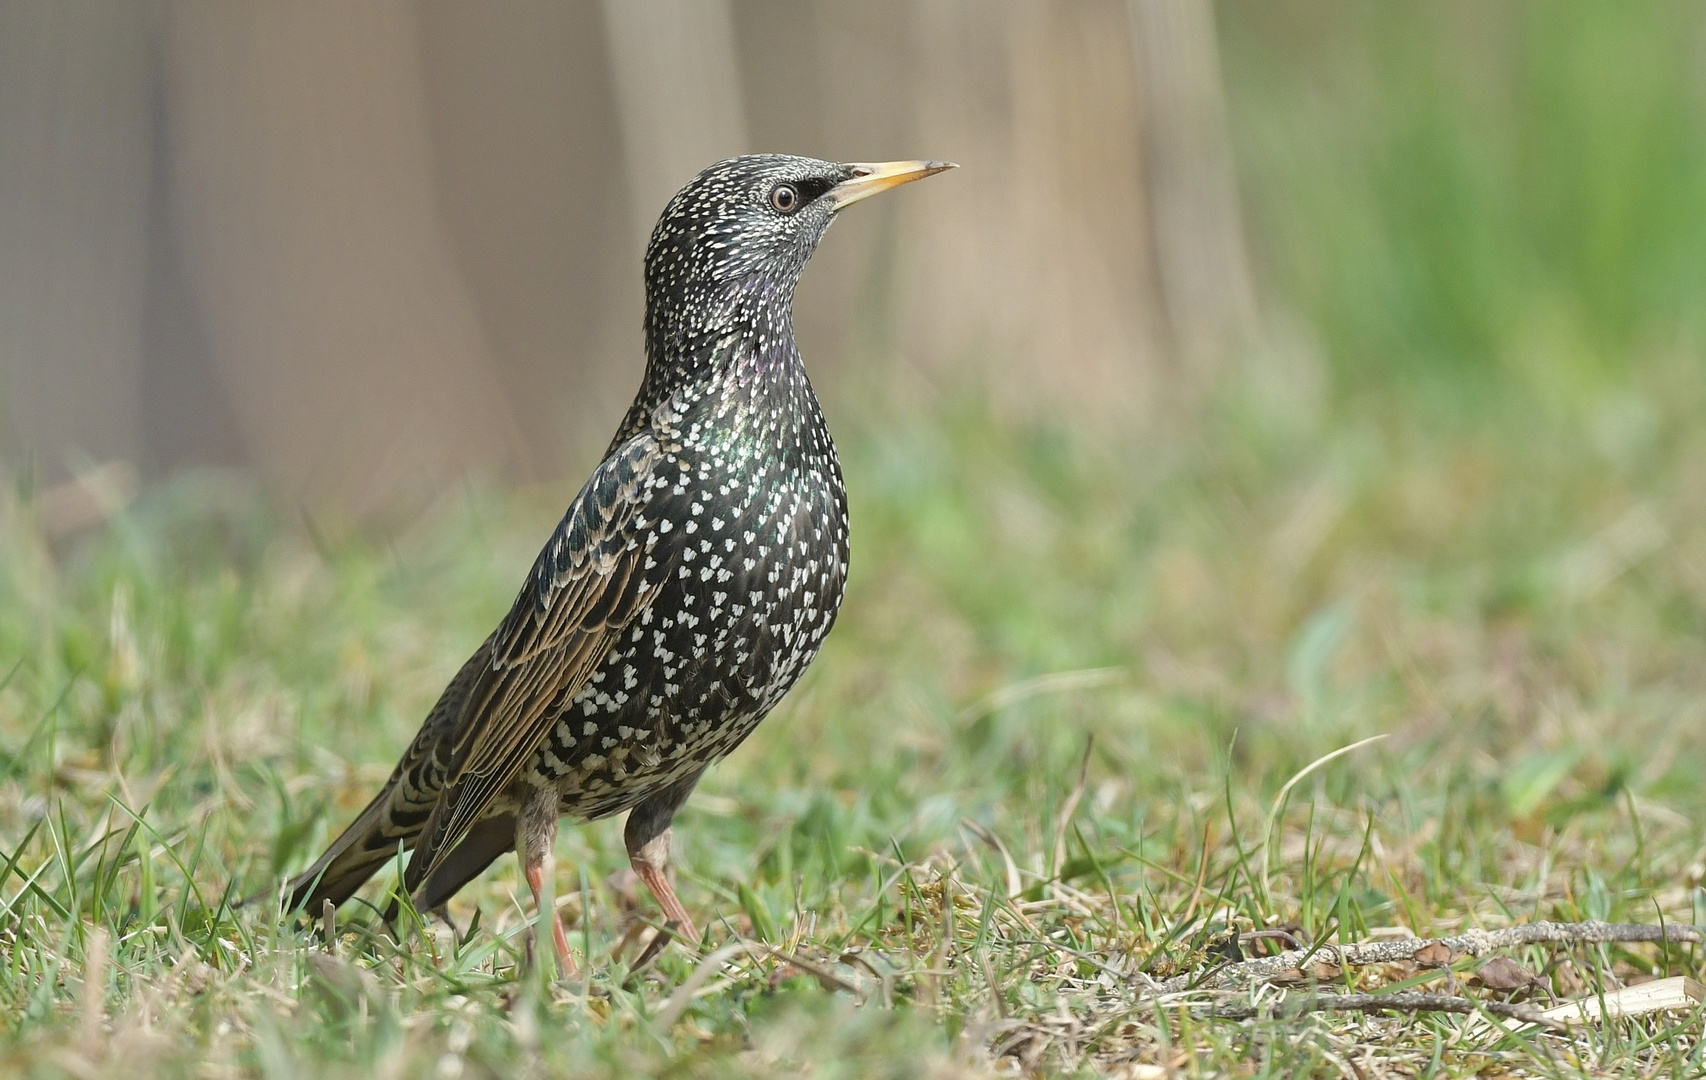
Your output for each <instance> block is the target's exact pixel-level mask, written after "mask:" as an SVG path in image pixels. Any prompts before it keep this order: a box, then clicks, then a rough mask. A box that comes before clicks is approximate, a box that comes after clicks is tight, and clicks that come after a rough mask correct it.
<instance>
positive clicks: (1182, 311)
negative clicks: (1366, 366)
mask: <svg viewBox="0 0 1706 1080" xmlns="http://www.w3.org/2000/svg"><path fill="white" fill-rule="evenodd" d="M1130 7H1131V26H1132V33H1133V37H1134V46H1135V47H1134V51H1135V53H1136V55H1137V66H1138V72H1139V75H1140V76H1141V79H1142V92H1143V121H1144V123H1143V131H1144V168H1145V173H1146V175H1147V179H1148V181H1149V208H1150V220H1151V222H1152V223H1153V230H1154V237H1155V262H1156V267H1157V270H1158V272H1159V277H1160V280H1161V293H1162V296H1163V297H1164V298H1165V300H1166V312H1167V326H1168V330H1169V337H1170V338H1171V341H1172V346H1173V349H1174V352H1175V354H1176V356H1177V359H1178V360H1179V362H1180V363H1181V364H1182V366H1183V367H1184V369H1185V371H1186V373H1187V374H1186V377H1187V378H1188V379H1189V380H1190V381H1191V382H1193V383H1197V384H1201V383H1202V382H1203V381H1204V380H1206V379H1207V378H1210V377H1212V375H1213V372H1214V370H1215V369H1216V368H1217V367H1218V366H1219V364H1220V362H1221V361H1222V360H1223V359H1224V358H1225V357H1226V355H1227V353H1228V352H1229V351H1231V350H1233V349H1236V348H1237V347H1238V346H1239V345H1241V344H1243V343H1244V341H1245V340H1246V339H1247V338H1248V336H1249V334H1250V333H1251V330H1252V325H1253V323H1254V322H1255V316H1256V304H1255V297H1254V292H1253V290H1252V289H1251V286H1250V270H1249V266H1248V264H1247V262H1246V260H1245V252H1244V232H1243V223H1242V220H1241V217H1240V214H1239V209H1238V181H1237V177H1236V175H1235V174H1234V173H1233V168H1232V146H1231V142H1230V141H1229V139H1228V136H1227V131H1226V100H1225V93H1224V90H1223V88H1222V85H1221V77H1220V49H1219V43H1218V42H1217V40H1216V38H1215V30H1214V5H1213V3H1212V2H1211V0H1130Z"/></svg>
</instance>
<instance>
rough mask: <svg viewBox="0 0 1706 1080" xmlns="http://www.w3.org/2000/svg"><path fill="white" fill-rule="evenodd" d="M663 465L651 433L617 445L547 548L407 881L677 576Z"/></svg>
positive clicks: (519, 601) (470, 705) (497, 641)
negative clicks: (665, 517) (653, 509)
mask: <svg viewBox="0 0 1706 1080" xmlns="http://www.w3.org/2000/svg"><path fill="white" fill-rule="evenodd" d="M666 463H667V459H666V456H665V453H664V448H663V447H662V446H661V445H660V444H659V442H658V440H657V439H656V438H655V437H653V436H652V435H650V434H641V435H637V436H635V437H634V438H631V439H629V440H628V441H627V442H625V443H624V444H623V445H621V446H620V447H618V448H617V449H616V450H615V452H613V453H612V454H611V455H610V456H609V457H607V458H606V459H605V460H604V462H603V464H601V465H600V466H599V467H598V469H597V470H596V471H595V472H594V473H593V474H592V476H591V478H589V479H588V480H587V482H586V485H585V486H584V487H583V488H582V489H581V492H580V494H579V495H578V496H576V498H575V501H574V502H573V503H572V504H571V505H570V506H569V510H568V512H567V513H566V514H565V515H564V516H563V520H562V522H561V523H560V524H559V525H558V526H557V529H556V531H555V532H554V533H553V534H552V536H551V539H550V540H549V541H548V542H547V543H546V544H545V547H544V549H543V550H541V551H540V553H539V557H538V558H537V559H536V560H535V561H534V564H533V569H532V571H531V572H530V573H529V574H528V577H527V582H526V583H525V584H524V585H523V586H522V588H521V592H520V594H519V595H518V596H517V597H516V599H515V604H514V606H513V607H511V609H510V612H509V615H508V616H507V617H505V619H504V621H503V623H502V624H501V625H500V626H499V627H498V629H497V632H496V633H495V634H493V635H492V641H491V653H490V657H491V659H490V664H489V666H488V667H487V668H486V670H485V671H484V672H482V673H481V676H480V678H479V681H478V682H477V684H476V685H475V686H474V687H473V689H472V691H471V692H470V694H469V695H468V702H467V705H466V707H465V708H464V710H463V712H462V716H461V720H460V723H459V726H458V728H457V730H456V733H455V736H454V738H453V739H452V740H451V743H450V747H449V758H450V762H449V769H448V772H447V775H446V778H445V784H444V789H443V792H442V794H441V795H440V797H439V801H438V805H437V806H436V807H435V808H434V810H433V813H432V817H431V819H429V821H428V822H427V825H426V828H425V830H424V831H423V833H422V836H421V842H420V846H419V847H418V848H417V849H416V852H415V857H414V859H413V860H412V861H411V863H410V866H409V871H408V875H407V883H408V885H409V887H410V888H411V889H412V888H414V887H415V886H416V885H417V884H418V883H419V882H421V881H424V880H425V878H426V876H427V874H429V873H430V872H431V871H432V869H433V868H434V866H436V864H437V863H438V861H439V860H440V859H442V858H443V857H444V855H446V854H447V853H448V852H449V851H451V850H452V849H454V848H455V846H456V844H457V842H458V841H459V840H461V838H462V837H463V836H464V835H466V833H467V831H468V829H469V828H471V827H472V826H473V824H474V823H475V822H476V821H478V820H479V819H480V818H481V817H482V816H483V815H484V813H485V811H486V809H487V807H488V806H489V805H490V804H491V802H492V800H493V799H495V798H496V797H497V796H498V795H499V794H500V793H502V792H503V791H504V790H505V789H506V788H507V787H508V786H509V785H510V784H511V783H512V782H513V781H514V780H515V778H516V777H517V776H519V775H520V774H521V771H522V770H523V769H524V768H525V767H526V765H527V762H528V760H529V759H530V758H531V757H532V756H533V753H534V751H535V749H537V748H538V746H539V744H540V743H541V742H543V741H544V740H545V738H546V737H547V735H549V733H550V731H551V726H552V725H553V724H555V723H556V721H557V719H558V717H557V712H558V709H557V708H556V706H560V705H561V704H562V703H564V702H566V701H568V700H569V699H571V698H573V697H574V695H575V694H576V693H577V692H578V691H579V690H580V688H581V686H582V685H583V684H584V683H585V682H586V680H587V679H588V677H589V676H590V675H591V674H592V672H593V670H594V669H595V668H596V667H597V666H598V664H599V663H600V662H601V661H602V660H603V659H604V657H605V655H606V654H607V653H608V652H609V650H610V647H611V645H612V644H613V643H614V642H615V640H616V637H617V635H618V634H619V633H620V632H621V630H622V628H623V627H624V626H626V625H627V623H628V622H629V621H630V620H632V619H633V618H634V617H635V616H636V615H637V614H639V612H640V611H641V610H642V609H643V608H644V607H645V605H646V604H647V603H648V602H649V601H650V599H651V597H652V596H653V595H655V592H656V589H657V585H658V583H659V582H661V581H662V580H663V579H664V577H665V575H667V574H668V573H669V571H670V567H669V566H667V565H664V564H665V563H666V562H668V561H669V560H668V559H667V558H666V557H665V556H663V555H662V554H661V553H659V552H658V551H657V550H656V549H657V539H658V532H657V530H655V528H654V524H655V516H654V515H651V514H648V513H647V506H648V504H649V503H650V502H651V500H652V498H653V496H654V495H655V493H657V492H658V491H660V490H668V487H669V485H668V483H667V482H665V483H658V482H657V478H658V471H659V469H660V467H661V466H663V465H664V464H666Z"/></svg>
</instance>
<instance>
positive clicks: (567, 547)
mask: <svg viewBox="0 0 1706 1080" xmlns="http://www.w3.org/2000/svg"><path fill="white" fill-rule="evenodd" d="M897 164H900V165H905V166H907V167H908V168H910V169H911V171H910V172H906V173H904V174H901V173H895V172H894V170H892V169H890V167H889V166H856V165H838V164H833V163H830V162H824V161H815V160H811V159H807V158H795V157H783V156H779V155H762V156H752V157H743V158H735V159H732V160H730V161H725V162H721V163H719V164H717V165H714V166H712V167H711V168H709V169H707V170H705V172H703V173H701V174H700V175H699V176H698V177H697V178H696V179H695V180H694V181H693V182H691V183H690V184H688V185H687V187H685V188H683V189H682V191H681V192H680V193H679V194H677V195H676V196H675V198H674V199H672V200H671V201H670V203H669V205H668V207H667V208H666V209H665V210H664V213H663V216H662V218H661V219H660V220H659V223H658V226H657V229H656V231H655V232H654V233H653V235H652V241H651V244H650V246H649V248H648V249H647V252H646V295H647V314H646V328H645V329H646V354H647V364H646V375H645V380H644V382H643V384H642V385H641V387H640V391H639V393H638V395H637V396H636V398H635V401H634V404H633V405H632V407H631V408H630V409H629V411H628V413H627V415H626V416H625V417H624V419H623V421H622V424H621V426H620V427H619V429H618V430H617V433H616V436H615V438H614V439H613V440H612V442H611V444H610V448H609V450H608V452H607V453H606V456H605V458H604V460H603V462H602V463H601V464H600V465H599V466H598V468H597V469H596V470H595V471H594V472H593V475H592V477H591V478H590V479H589V480H588V481H587V483H586V485H585V486H584V487H583V488H582V489H581V492H580V494H579V495H578V496H577V497H576V498H575V500H574V502H573V504H571V506H570V507H569V510H568V512H567V513H566V514H565V515H564V517H563V520H562V522H561V524H559V525H558V527H557V529H556V531H555V532H554V533H553V534H552V536H551V538H550V540H549V541H548V542H547V543H546V545H545V547H544V549H543V550H542V551H541V552H540V554H539V557H538V559H537V560H536V561H535V563H534V566H533V569H532V572H531V573H530V574H529V575H528V578H527V581H526V583H525V584H524V585H523V587H522V589H521V592H520V595H518V596H517V597H516V601H515V604H514V606H513V608H512V609H511V611H510V613H509V615H508V616H507V617H506V618H505V619H504V621H503V623H502V625H500V626H499V627H498V628H497V630H496V631H494V632H493V634H492V635H491V636H490V637H489V638H487V640H486V641H485V643H484V644H482V645H481V647H480V649H479V650H478V651H477V652H476V653H475V654H474V656H473V657H471V658H470V659H469V661H468V662H467V663H466V664H465V665H464V666H463V667H462V669H461V670H460V671H459V672H458V674H457V675H456V677H455V678H454V679H453V680H452V681H451V683H450V685H449V687H447V688H446V690H445V692H444V695H443V696H442V697H441V699H440V701H439V703H438V704H437V705H436V706H435V707H434V709H433V710H432V712H431V713H430V714H429V715H428V717H427V720H426V722H425V724H424V725H423V726H422V728H421V731H420V733H419V734H418V735H417V736H416V738H415V740H414V742H413V743H412V744H411V746H410V748H409V750H408V752H407V753H405V755H404V757H403V760H402V761H400V762H399V763H398V765H397V769H396V770H395V771H394V773H393V775H392V777H391V780H390V782H389V783H388V784H387V785H386V787H385V789H384V790H383V791H381V792H380V794H379V795H378V796H377V797H376V798H375V799H374V801H373V802H372V803H371V804H370V805H369V806H368V808H367V809H366V810H365V811H364V812H363V813H362V814H361V815H360V816H359V817H358V818H357V819H356V821H355V822H354V823H353V824H352V825H351V826H350V827H349V829H348V830H346V831H345V833H344V835H343V836H341V837H339V839H338V840H337V841H336V842H335V843H334V844H333V845H332V847H331V849H330V850H328V851H327V852H326V854H325V855H324V856H322V857H321V859H320V860H319V861H318V862H316V863H315V865H314V866H313V867H311V868H310V869H309V870H308V871H307V872H306V873H304V874H303V875H302V876H300V877H299V878H297V879H296V880H295V881H293V882H292V883H291V884H290V886H289V893H290V895H289V901H290V904H291V906H300V905H308V906H309V908H310V910H317V906H318V905H319V904H320V903H321V902H323V901H325V900H330V901H332V902H333V903H340V902H342V901H343V900H344V899H346V898H347V897H348V896H349V895H350V894H351V893H353V892H354V890H355V889H356V888H357V887H359V885H360V884H361V882H362V881H364V880H365V879H366V878H367V877H368V876H369V875H371V873H372V872H373V871H374V870H375V869H377V867H378V866H379V865H381V864H382V863H383V862H384V861H385V860H386V859H388V858H392V857H394V856H395V854H396V852H397V849H398V847H399V845H401V846H404V847H411V846H412V847H413V848H414V855H413V858H412V859H411V862H410V865H409V868H408V871H407V873H406V875H405V884H406V886H407V887H408V888H409V889H410V890H411V892H412V893H413V894H414V895H415V897H416V900H417V903H420V904H421V905H423V906H429V907H430V906H436V905H437V904H439V903H442V902H443V901H444V900H445V899H447V898H448V897H449V896H450V895H451V894H452V893H454V892H455V891H456V889H458V888H460V887H461V886H462V885H463V884H464V883H466V881H468V880H469V879H471V878H472V877H473V876H474V875H476V874H478V873H479V872H480V871H481V870H482V869H484V867H485V866H486V865H488V864H489V863H490V862H491V861H492V859H493V858H495V857H496V855H497V854H500V853H501V852H502V851H505V850H509V849H510V848H511V847H517V848H518V850H523V851H524V854H526V855H528V856H529V857H530V858H532V859H533V861H534V862H533V863H530V864H529V865H530V867H531V866H532V865H534V864H536V863H537V860H538V858H539V857H541V845H543V848H544V850H546V851H548V848H549V843H550V836H552V835H554V829H555V820H556V816H557V815H569V816H573V817H577V818H582V819H588V820H591V819H597V818H602V817H606V816H609V815H611V814H615V813H618V812H621V811H624V810H633V811H634V812H633V814H631V815H630V819H629V823H628V828H627V838H628V844H629V850H630V853H631V854H632V855H633V857H634V860H635V866H636V869H637V870H640V871H641V872H642V875H643V876H645V877H646V880H647V883H648V885H650V886H651V887H652V888H653V891H654V892H660V895H659V899H660V901H662V902H663V903H664V906H665V909H666V912H671V911H672V908H671V905H672V904H673V905H674V908H673V913H672V918H676V919H677V921H683V920H684V919H685V915H684V913H681V912H680V905H679V901H676V900H675V899H674V896H673V893H672V892H671V893H670V894H669V895H668V896H667V897H665V896H664V895H662V894H661V891H660V890H663V891H667V890H668V886H667V883H666V882H665V881H664V880H663V878H662V876H661V872H662V863H663V860H664V859H665V858H667V846H668V828H669V822H670V819H671V818H672V817H673V815H674V813H675V811H676V809H678V808H679V806H680V805H681V803H682V802H683V801H684V800H685V798H686V797H687V795H688V793H689V792H690V791H691V790H692V787H693V785H694V784H695V783H696V782H697V781H698V779H699V777H700V775H701V774H702V773H703V772H704V770H705V769H706V768H707V767H708V766H709V765H711V764H712V763H714V762H715V761H717V760H718V759H720V758H721V757H723V756H725V755H726V754H728V753H729V752H730V751H732V750H733V749H734V748H735V747H736V746H738V745H739V744H740V743H741V741H742V740H744V739H745V738H746V737H747V736H748V735H749V734H751V732H752V730H753V729H754V728H755V727H756V726H757V725H758V723H759V722H760V721H761V720H762V719H763V718H764V716H765V714H766V713H768V712H769V711H770V710H771V708H773V707H774V706H775V705H776V703H777V702H778V701H779V700H780V699H781V698H782V696H783V695H784V694H786V693H787V691H788V689H789V688H790V687H792V686H793V685H794V683H795V682H796V681H797V680H798V678H799V677H800V674H801V673H802V672H803V671H804V670H805V668H806V666H807V665H808V664H809V663H810V662H811V660H812V658H813V657H814V656H815V655H816V654H817V651H818V648H819V646H821V645H822V643H823V640H824V637H825V635H827V634H828V633H829V630H830V628H831V626H833V625H834V622H835V616H836V612H837V610H838V608H839V607H840V604H841V596H842V589H843V585H844V583H845V581H846V576H847V563H848V522H847V500H846V493H845V490H844V488H843V486H842V478H841V468H840V464H839V462H838V461H837V459H836V453H835V445H834V442H833V441H832V440H831V438H830V434H829V429H828V427H827V426H826V425H825V423H824V418H823V414H822V412H821V411H820V410H819V408H818V402H817V398H816V396H815V395H814V394H813V392H812V388H811V384H810V382H809V380H808V379H807V378H806V373H805V369H804V366H803V365H802V363H801V359H800V353H799V350H798V348H797V347H796V345H795V343H794V334H793V324H792V311H791V308H792V302H793V294H794V287H795V285H796V283H797V282H798V281H799V277H800V273H801V271H802V270H803V269H804V267H805V264H806V261H807V259H809V258H810V256H811V253H812V251H813V250H814V249H815V248H816V246H817V244H818V241H819V240H820V239H821V238H822V236H823V234H824V231H825V230H826V229H827V228H828V227H829V224H830V222H831V221H832V220H833V218H834V215H835V213H836V211H837V210H838V209H840V208H841V206H843V205H845V204H846V203H848V202H852V201H856V200H857V199H858V198H862V197H864V195H866V194H869V193H870V190H882V189H883V188H884V187H890V186H894V184H897V183H901V182H905V180H907V179H914V178H916V177H917V176H921V175H929V174H930V173H931V172H934V171H939V170H940V169H941V168H945V167H946V166H944V165H941V164H939V163H897ZM884 169H890V173H889V174H885V173H883V172H882V170H884ZM890 174H893V175H894V176H901V178H900V179H892V178H889V179H885V177H888V176H890ZM877 180H882V181H883V182H882V183H881V184H878V183H876V181H877ZM784 189H787V190H784ZM867 189H869V190H867ZM789 196H791V198H789ZM785 201H786V202H788V203H789V205H788V206H787V207H783V205H782V204H783V203H784V202H785ZM536 834H537V835H536ZM660 840H661V847H660V846H659V842H660ZM648 869H649V870H650V871H651V873H650V874H649V875H648V874H647V870H648ZM530 872H531V871H530ZM532 880H533V879H532V878H531V877H530V881H532ZM536 891H537V885H536ZM562 947H563V946H562V945H561V943H560V944H559V948H560V950H561V948H562Z"/></svg>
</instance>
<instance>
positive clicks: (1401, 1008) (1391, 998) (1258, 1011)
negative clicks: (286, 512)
mask: <svg viewBox="0 0 1706 1080" xmlns="http://www.w3.org/2000/svg"><path fill="white" fill-rule="evenodd" d="M1313 1012H1365V1013H1372V1012H1401V1013H1423V1012H1447V1013H1478V1012H1489V1013H1492V1014H1493V1015H1494V1016H1502V1017H1504V1018H1506V1019H1509V1020H1517V1021H1520V1022H1522V1023H1525V1024H1538V1025H1539V1026H1541V1027H1544V1028H1547V1029H1549V1030H1551V1031H1567V1030H1568V1028H1566V1027H1565V1025H1564V1024H1562V1023H1560V1022H1559V1021H1557V1020H1554V1019H1552V1018H1551V1017H1549V1016H1547V1015H1546V1014H1545V1013H1542V1012H1540V1011H1539V1010H1537V1009H1531V1008H1529V1007H1527V1006H1526V1005H1507V1004H1506V1003H1504V1002H1502V1001H1476V1000H1475V999H1473V998H1466V997H1453V996H1451V995H1450V994H1417V993H1409V992H1400V993H1396V994H1314V995H1311V996H1309V997H1293V998H1288V999H1286V1000H1285V1001H1283V1002H1279V1003H1278V1004H1276V1005H1274V1006H1272V1007H1268V1008H1264V1007H1263V1006H1261V1005H1252V1004H1248V1003H1243V1002H1225V1003H1222V1004H1217V1005H1211V1006H1208V1007H1207V1008H1204V1009H1202V1010H1201V1012H1200V1015H1202V1016H1213V1017H1217V1018H1219V1019H1222V1020H1254V1019H1256V1018H1258V1017H1260V1018H1262V1019H1274V1018H1284V1017H1292V1016H1302V1015H1304V1014H1305V1013H1313Z"/></svg>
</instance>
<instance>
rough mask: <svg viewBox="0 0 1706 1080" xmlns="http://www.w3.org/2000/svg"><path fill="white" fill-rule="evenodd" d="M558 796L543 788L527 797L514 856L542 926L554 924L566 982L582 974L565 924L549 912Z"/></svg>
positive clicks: (553, 940) (518, 820) (553, 933)
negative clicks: (549, 877)
mask: <svg viewBox="0 0 1706 1080" xmlns="http://www.w3.org/2000/svg"><path fill="white" fill-rule="evenodd" d="M557 817H558V814H557V792H556V791H555V790H554V789H551V788H541V789H539V790H537V791H535V792H533V793H532V794H531V795H529V796H528V799H527V802H526V803H525V804H524V805H523V806H522V808H521V813H519V814H517V815H516V818H515V853H516V855H517V857H519V858H520V859H521V873H522V876H523V877H525V878H526V879H527V887H528V888H529V889H532V890H533V910H534V911H536V912H538V914H539V919H540V921H541V922H543V921H544V920H545V919H547V918H549V919H550V920H551V944H552V945H553V946H555V948H556V951H557V971H558V972H559V973H560V974H561V975H562V977H563V978H565V979H568V978H573V977H574V975H575V973H576V972H578V971H579V970H580V966H579V965H578V964H576V963H575V956H574V953H572V952H570V951H569V935H568V933H567V931H565V930H564V929H563V920H562V919H560V918H558V917H557V909H556V906H555V905H551V907H550V910H549V911H547V910H546V906H547V905H546V901H545V871H546V864H547V863H548V862H554V860H552V858H551V849H552V848H553V847H555V846H556V843H557Z"/></svg>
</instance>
